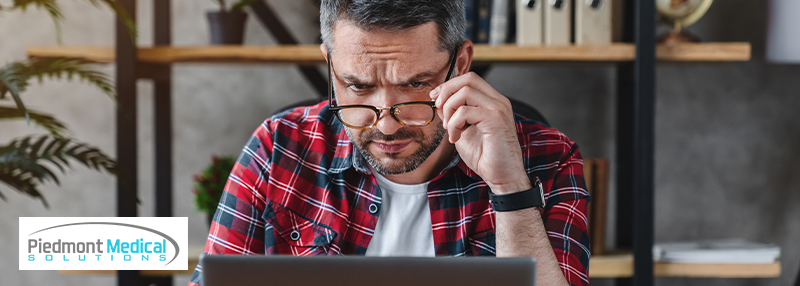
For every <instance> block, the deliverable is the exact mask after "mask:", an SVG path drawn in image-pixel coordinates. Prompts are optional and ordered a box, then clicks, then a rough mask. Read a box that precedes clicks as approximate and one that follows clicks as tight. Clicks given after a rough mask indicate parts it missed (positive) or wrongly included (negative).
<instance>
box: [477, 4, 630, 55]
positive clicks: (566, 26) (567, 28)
mask: <svg viewBox="0 0 800 286" xmlns="http://www.w3.org/2000/svg"><path fill="white" fill-rule="evenodd" d="M618 2H619V0H464V8H465V10H466V11H465V12H466V20H467V29H466V31H465V32H466V35H465V36H466V37H467V39H470V40H472V42H474V43H478V44H482V43H488V44H491V45H500V44H503V43H517V44H518V45H523V46H526V45H533V46H538V45H569V44H575V45H590V44H600V45H604V44H610V43H611V41H612V38H613V35H612V34H614V32H613V31H614V30H619V27H616V26H618V25H615V22H613V18H614V16H616V17H617V18H619V17H620V14H621V6H620V5H619V3H618ZM615 14H616V15H615Z"/></svg>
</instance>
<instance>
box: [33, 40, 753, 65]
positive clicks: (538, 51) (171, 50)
mask: <svg viewBox="0 0 800 286" xmlns="http://www.w3.org/2000/svg"><path fill="white" fill-rule="evenodd" d="M27 53H28V56H29V57H76V58H82V59H85V60H87V61H90V62H95V63H111V62H113V61H114V48H113V47H96V46H84V47H49V46H48V47H28V48H27ZM138 57H139V60H140V61H142V62H145V63H152V64H173V63H267V64H300V65H314V64H323V63H324V58H323V57H322V53H321V52H320V50H319V46H317V45H273V46H185V47H151V48H139V51H138ZM634 57H635V50H634V46H633V44H627V43H615V44H611V45H596V46H591V45H586V46H574V45H570V46H516V45H501V46H489V45H476V46H475V53H474V57H473V64H474V65H489V64H502V63H546V62H576V63H592V62H601V63H602V62H628V61H632V60H634ZM656 57H657V58H658V60H659V61H663V62H731V61H747V60H750V44H749V43H738V42H737V43H693V44H680V45H673V46H665V45H659V46H658V47H657V49H656Z"/></svg>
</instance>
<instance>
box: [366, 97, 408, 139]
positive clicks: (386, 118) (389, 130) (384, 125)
mask: <svg viewBox="0 0 800 286" xmlns="http://www.w3.org/2000/svg"><path fill="white" fill-rule="evenodd" d="M382 93H383V98H384V100H382V101H381V102H380V103H381V104H382V105H383V106H386V107H391V106H393V105H394V104H396V103H395V102H392V101H389V100H386V99H388V98H391V97H393V94H392V92H390V91H387V90H384V91H383V92H382ZM378 106H380V105H378ZM401 127H403V124H400V122H397V120H395V119H394V116H392V114H391V111H390V110H389V109H388V108H387V109H384V110H381V113H380V117H378V122H376V123H375V126H373V127H372V128H378V130H380V131H381V133H383V134H386V135H391V134H394V133H395V132H397V130H398V129H400V128H401Z"/></svg>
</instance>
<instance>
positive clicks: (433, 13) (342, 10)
mask: <svg viewBox="0 0 800 286" xmlns="http://www.w3.org/2000/svg"><path fill="white" fill-rule="evenodd" d="M337 20H345V21H349V22H351V23H353V24H355V25H356V26H357V27H359V28H361V29H365V30H367V31H371V30H373V29H382V30H388V31H398V30H403V29H407V28H411V27H416V26H419V25H422V24H425V23H428V22H431V21H432V22H434V23H436V26H437V29H438V30H439V37H438V38H439V44H440V45H439V46H440V48H442V49H443V50H445V51H447V52H449V53H453V52H454V51H456V49H457V48H458V47H460V46H461V43H462V42H463V41H464V38H465V37H464V30H465V29H466V27H467V21H466V19H465V18H464V0H322V1H321V4H320V13H319V21H320V32H321V33H322V42H323V43H324V44H325V46H326V47H328V49H333V27H334V25H335V24H336V21H337Z"/></svg>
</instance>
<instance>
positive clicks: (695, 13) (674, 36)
mask: <svg viewBox="0 0 800 286" xmlns="http://www.w3.org/2000/svg"><path fill="white" fill-rule="evenodd" d="M655 1H656V10H658V15H659V21H660V22H662V23H665V24H668V25H671V26H673V30H672V31H671V32H669V33H667V34H665V35H662V36H660V37H659V39H658V41H659V43H667V44H671V43H680V42H699V41H700V39H699V38H698V37H696V36H694V35H691V34H689V33H687V32H685V31H682V29H683V28H685V27H688V26H690V25H692V24H694V23H695V22H697V20H700V18H701V17H703V15H705V14H706V12H707V11H708V8H709V7H711V2H712V1H713V0H655Z"/></svg>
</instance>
